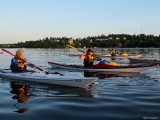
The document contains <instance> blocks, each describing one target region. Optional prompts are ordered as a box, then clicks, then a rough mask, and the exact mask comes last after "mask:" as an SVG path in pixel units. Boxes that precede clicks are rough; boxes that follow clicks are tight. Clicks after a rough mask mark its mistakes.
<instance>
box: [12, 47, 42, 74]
mask: <svg viewBox="0 0 160 120" xmlns="http://www.w3.org/2000/svg"><path fill="white" fill-rule="evenodd" d="M16 56H17V57H14V58H12V60H11V66H10V68H11V70H12V72H28V71H29V70H27V69H26V68H27V65H28V66H30V67H32V68H35V67H34V65H31V64H30V63H29V61H27V60H26V59H25V58H24V57H25V54H24V51H23V50H22V49H20V50H17V52H16ZM35 69H36V68H35ZM42 72H45V70H43V71H42Z"/></svg>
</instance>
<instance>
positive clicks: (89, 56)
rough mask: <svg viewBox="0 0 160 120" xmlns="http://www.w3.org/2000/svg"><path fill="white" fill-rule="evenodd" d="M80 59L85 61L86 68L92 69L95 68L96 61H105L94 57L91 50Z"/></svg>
mask: <svg viewBox="0 0 160 120" xmlns="http://www.w3.org/2000/svg"><path fill="white" fill-rule="evenodd" d="M80 59H84V67H91V66H93V62H94V60H98V61H103V59H99V58H96V57H94V56H93V51H92V50H91V49H88V50H87V51H86V52H84V53H83V54H82V55H81V56H80Z"/></svg>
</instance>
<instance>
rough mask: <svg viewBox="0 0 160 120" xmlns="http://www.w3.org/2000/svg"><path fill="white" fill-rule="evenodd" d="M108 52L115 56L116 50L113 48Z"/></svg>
mask: <svg viewBox="0 0 160 120" xmlns="http://www.w3.org/2000/svg"><path fill="white" fill-rule="evenodd" d="M110 54H111V56H116V50H115V49H114V48H113V49H112V51H111V53H110Z"/></svg>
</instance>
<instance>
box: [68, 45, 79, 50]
mask: <svg viewBox="0 0 160 120" xmlns="http://www.w3.org/2000/svg"><path fill="white" fill-rule="evenodd" d="M67 47H70V48H73V49H75V50H78V49H77V48H75V47H73V46H71V45H67Z"/></svg>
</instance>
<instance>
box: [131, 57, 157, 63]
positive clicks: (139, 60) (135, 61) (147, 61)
mask: <svg viewBox="0 0 160 120" xmlns="http://www.w3.org/2000/svg"><path fill="white" fill-rule="evenodd" d="M129 61H130V62H131V63H149V64H153V63H155V64H160V60H145V59H133V58H129Z"/></svg>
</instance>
